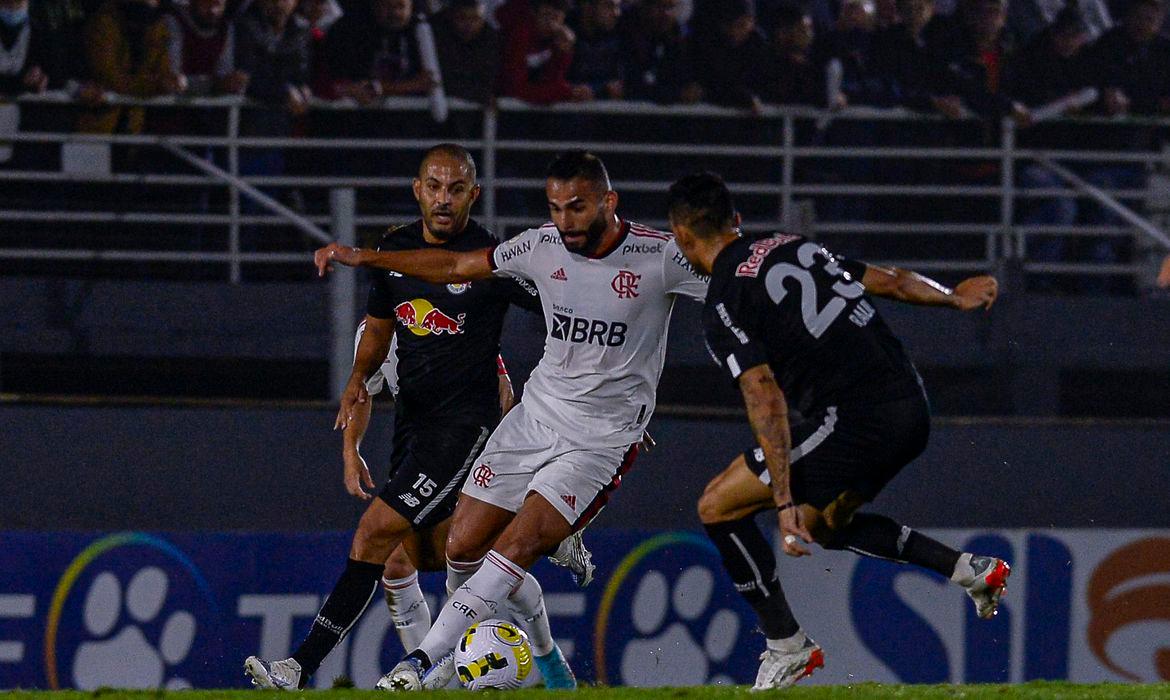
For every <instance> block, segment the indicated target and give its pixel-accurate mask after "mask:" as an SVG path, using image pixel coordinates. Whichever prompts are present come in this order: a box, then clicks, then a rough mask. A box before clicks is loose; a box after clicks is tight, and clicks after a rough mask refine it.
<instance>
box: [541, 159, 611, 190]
mask: <svg viewBox="0 0 1170 700" xmlns="http://www.w3.org/2000/svg"><path fill="white" fill-rule="evenodd" d="M544 176H545V177H548V178H552V179H553V180H572V179H574V178H578V177H579V178H581V179H583V180H587V181H589V182H592V183H593V184H595V185H598V186H599V187H601V188H603V189H605V190H607V191H608V190H609V189H611V186H610V184H609V171H607V170H606V169H605V163H602V162H601V159H600V158H598V157H597V156H595V155H593V154H592V153H590V152H588V151H580V150H574V151H564V152H563V153H560V154H559V155H557V157H556V158H553V162H551V163H549V164H548V170H547V171H545V174H544Z"/></svg>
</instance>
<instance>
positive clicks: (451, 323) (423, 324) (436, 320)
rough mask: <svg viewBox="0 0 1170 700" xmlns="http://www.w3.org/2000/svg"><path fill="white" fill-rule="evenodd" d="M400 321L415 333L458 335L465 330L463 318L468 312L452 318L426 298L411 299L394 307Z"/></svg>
mask: <svg viewBox="0 0 1170 700" xmlns="http://www.w3.org/2000/svg"><path fill="white" fill-rule="evenodd" d="M394 315H395V316H396V317H397V318H398V322H399V323H401V324H402V325H403V326H405V327H406V328H409V329H410V332H411V333H414V334H415V335H430V334H432V333H433V334H435V335H442V334H443V333H450V334H451V335H456V334H459V333H462V332H463V320H464V319H465V318H466V317H467V314H459V315H458V316H455V317H454V318H452V317H451V316H448V315H447V314H445V313H443V312H442V311H441V310H440V309H437V308H435V305H434V304H432V303H431V302H429V301H427V300H426V299H411V300H410V301H404V302H402V303H401V304H399V305H398V306H396V307H394Z"/></svg>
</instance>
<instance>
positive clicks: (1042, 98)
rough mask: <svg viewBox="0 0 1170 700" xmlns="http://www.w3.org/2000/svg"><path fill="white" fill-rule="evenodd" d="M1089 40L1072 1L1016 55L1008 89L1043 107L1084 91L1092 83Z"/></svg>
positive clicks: (1076, 7) (1034, 105) (1016, 96)
mask: <svg viewBox="0 0 1170 700" xmlns="http://www.w3.org/2000/svg"><path fill="white" fill-rule="evenodd" d="M1088 41H1089V31H1088V27H1087V26H1086V24H1085V21H1084V19H1083V18H1082V17H1081V13H1080V9H1079V8H1078V3H1077V1H1076V0H1070V1H1069V2H1068V4H1067V5H1066V6H1065V8H1064V9H1063V10H1061V12H1060V14H1058V15H1057V17H1056V20H1055V21H1054V22H1053V23H1052V24H1051V25H1049V26H1048V27H1047V28H1046V29H1044V30H1043V31H1041V32H1040V33H1039V34H1037V35H1036V36H1035V37H1033V39H1032V41H1030V42H1028V44H1027V45H1026V46H1025V47H1024V49H1023V50H1022V51H1020V52H1019V54H1018V55H1016V56H1014V57H1013V59H1012V62H1011V64H1010V65H1009V66H1008V71H1007V85H1006V89H1007V92H1008V93H1009V94H1010V95H1011V96H1012V97H1013V98H1014V99H1017V100H1019V101H1021V102H1023V103H1024V104H1025V105H1027V106H1029V107H1040V106H1043V105H1047V104H1050V103H1052V102H1054V101H1056V100H1058V99H1061V98H1064V97H1067V96H1069V95H1071V94H1073V93H1075V92H1077V91H1079V90H1081V89H1082V88H1084V87H1085V86H1087V85H1088V84H1089V83H1090V79H1089V76H1087V75H1086V74H1085V64H1084V60H1083V57H1082V51H1083V49H1084V48H1085V46H1086V44H1087V43H1088ZM1066 145H1071V144H1066Z"/></svg>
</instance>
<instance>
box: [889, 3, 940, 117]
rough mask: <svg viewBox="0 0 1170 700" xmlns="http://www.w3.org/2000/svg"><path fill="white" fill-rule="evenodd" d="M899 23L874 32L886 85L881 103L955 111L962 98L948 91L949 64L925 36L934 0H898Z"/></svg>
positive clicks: (925, 110)
mask: <svg viewBox="0 0 1170 700" xmlns="http://www.w3.org/2000/svg"><path fill="white" fill-rule="evenodd" d="M897 7H898V19H899V21H898V23H897V24H895V25H893V26H892V27H888V28H886V29H883V30H879V31H878V32H877V33H876V34H875V36H874V42H873V64H874V71H875V73H876V74H877V76H878V77H879V80H880V81H881V83H882V85H883V91H884V98H883V99H882V100H881V102H882V103H886V104H899V105H902V106H905V107H909V108H910V109H915V110H919V111H923V112H933V111H936V110H937V111H940V112H944V113H945V112H946V111H947V110H948V105H947V104H945V103H942V104H940V103H941V102H942V101H946V102H949V103H952V104H953V105H954V110H953V111H955V112H956V113H958V112H960V111H961V106H962V102H961V100H960V98H959V97H958V96H957V95H954V94H953V93H952V94H947V86H946V85H945V78H944V76H945V73H946V66H945V65H944V64H943V63H942V62H941V61H939V59H938V58H937V57H936V56H934V55H933V54H931V53H930V52H929V51H928V50H927V48H926V39H925V37H924V36H923V35H924V32H925V31H926V27H927V25H929V24H930V21H931V20H932V19H933V18H934V0H897Z"/></svg>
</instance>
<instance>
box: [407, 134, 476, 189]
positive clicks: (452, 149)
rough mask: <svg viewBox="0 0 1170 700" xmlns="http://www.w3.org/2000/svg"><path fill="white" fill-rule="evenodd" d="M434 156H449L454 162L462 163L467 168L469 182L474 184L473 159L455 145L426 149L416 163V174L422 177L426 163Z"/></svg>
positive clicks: (444, 144) (464, 149) (468, 153)
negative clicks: (459, 161) (469, 177)
mask: <svg viewBox="0 0 1170 700" xmlns="http://www.w3.org/2000/svg"><path fill="white" fill-rule="evenodd" d="M434 156H449V157H451V158H454V159H455V160H461V161H463V164H464V165H465V166H467V172H468V173H469V174H470V175H471V181H472V182H475V159H474V158H472V157H471V152H470V151H468V150H467V149H466V148H464V147H463V146H460V145H459V144H457V143H439V144H435V145H434V146H431V147H430V148H428V149H427V152H426V153H424V154H423V157H422V160H420V161H419V162H418V174H419V177H422V174H423V168H425V167H426V166H427V161H428V160H430V159H431V158H432V157H434Z"/></svg>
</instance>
